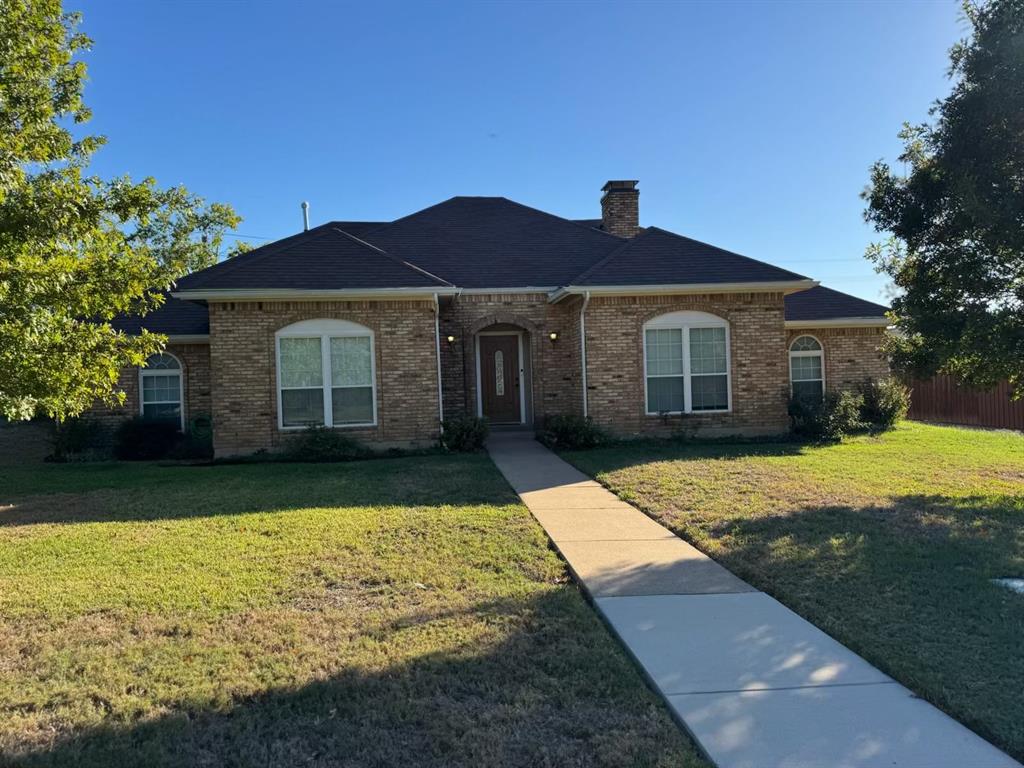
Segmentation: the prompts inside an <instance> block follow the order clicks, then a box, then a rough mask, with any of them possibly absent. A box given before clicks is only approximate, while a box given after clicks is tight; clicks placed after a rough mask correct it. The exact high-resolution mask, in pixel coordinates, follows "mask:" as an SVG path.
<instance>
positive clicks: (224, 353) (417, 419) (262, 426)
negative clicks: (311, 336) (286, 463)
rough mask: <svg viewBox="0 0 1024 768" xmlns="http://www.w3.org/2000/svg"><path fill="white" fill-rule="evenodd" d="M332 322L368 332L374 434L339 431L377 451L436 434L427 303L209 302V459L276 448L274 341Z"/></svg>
mask: <svg viewBox="0 0 1024 768" xmlns="http://www.w3.org/2000/svg"><path fill="white" fill-rule="evenodd" d="M318 318H319V319H338V320H348V321H351V322H355V323H359V324H360V325H364V326H366V327H368V328H370V329H371V330H372V331H373V332H374V353H375V356H376V361H375V362H376V369H377V381H376V385H377V426H375V427H359V428H351V429H349V428H345V429H343V431H344V432H345V433H346V434H350V435H352V436H353V437H355V438H357V439H359V440H363V441H365V442H366V443H368V444H370V445H376V446H410V445H417V444H424V443H429V442H430V441H433V440H435V439H436V437H437V433H438V398H437V358H436V352H435V341H434V308H433V304H432V303H431V302H430V301H348V302H344V301H294V302H289V301H263V302H256V301H250V302H230V303H229V302H210V361H211V364H212V370H213V423H214V452H215V453H216V455H217V456H231V455H238V454H248V453H253V452H254V451H258V450H273V449H275V448H279V447H281V446H282V445H283V444H284V443H285V442H286V441H287V440H288V439H289V437H290V436H292V435H293V432H291V431H282V430H280V429H278V426H277V425H278V418H277V368H276V353H275V333H276V332H277V331H278V330H280V329H281V328H284V327H285V326H287V325H291V324H292V323H295V322H298V321H300V320H313V319H318Z"/></svg>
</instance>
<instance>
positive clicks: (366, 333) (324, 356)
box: [274, 320, 377, 432]
mask: <svg viewBox="0 0 1024 768" xmlns="http://www.w3.org/2000/svg"><path fill="white" fill-rule="evenodd" d="M357 337H358V338H369V339H370V390H371V402H372V405H373V420H372V421H361V422H359V423H358V424H337V425H335V424H334V412H333V410H334V409H333V408H332V407H331V389H363V388H364V387H365V386H366V385H365V384H359V385H352V384H345V385H339V386H338V387H334V385H333V383H332V382H331V339H341V338H357ZM317 338H318V339H320V386H319V387H288V389H320V390H322V392H323V399H324V423H323V424H322V425H320V426H324V427H328V428H330V429H365V428H366V427H376V426H377V344H376V339H375V338H374V333H373V331H372V330H371V329H369V328H367V327H366V326H364V325H359V324H358V323H353V322H350V321H348V320H302V321H300V322H298V323H292V324H291V325H288V326H285V327H284V328H281V329H280V330H279V331H277V333H275V334H274V357H275V363H276V365H275V368H276V369H277V370H276V372H277V428H278V429H279V430H281V431H283V432H294V431H301V430H303V429H309V427H308V426H306V425H297V426H288V427H286V426H285V425H284V409H283V407H282V402H281V401H282V397H281V392H282V389H281V339H317Z"/></svg>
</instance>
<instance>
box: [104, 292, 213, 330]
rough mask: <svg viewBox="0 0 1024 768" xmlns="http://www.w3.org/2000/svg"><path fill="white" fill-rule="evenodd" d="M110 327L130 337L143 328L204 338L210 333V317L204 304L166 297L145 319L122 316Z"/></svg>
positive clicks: (115, 319)
mask: <svg viewBox="0 0 1024 768" xmlns="http://www.w3.org/2000/svg"><path fill="white" fill-rule="evenodd" d="M111 325H112V326H113V327H114V328H116V329H117V330H119V331H123V332H124V333H127V334H130V335H132V336H137V335H138V334H139V332H140V331H141V330H142V329H143V328H146V329H147V330H149V331H152V332H153V333H165V334H167V335H168V336H205V335H206V334H208V333H209V332H210V315H209V312H208V311H207V308H206V305H205V304H194V303H192V302H191V301H182V300H181V299H174V298H171V297H170V296H166V297H165V300H164V303H163V304H161V305H160V307H159V308H158V309H155V310H153V311H152V312H150V313H149V314H147V315H146V316H145V317H137V316H135V317H129V316H126V315H122V316H120V317H117V318H114V320H113V321H112V322H111Z"/></svg>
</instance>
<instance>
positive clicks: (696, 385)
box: [644, 312, 730, 414]
mask: <svg viewBox="0 0 1024 768" xmlns="http://www.w3.org/2000/svg"><path fill="white" fill-rule="evenodd" d="M644 361H645V362H644V365H645V368H646V370H645V379H646V387H647V393H646V394H647V413H648V414H657V413H697V412H706V411H727V410H729V406H730V402H729V390H730V387H729V326H728V323H726V321H725V320H723V319H722V318H720V317H716V316H715V315H710V314H707V313H705V312H671V313H669V314H667V315H661V316H660V317H656V318H654V319H653V320H651V321H649V322H648V323H647V324H645V325H644Z"/></svg>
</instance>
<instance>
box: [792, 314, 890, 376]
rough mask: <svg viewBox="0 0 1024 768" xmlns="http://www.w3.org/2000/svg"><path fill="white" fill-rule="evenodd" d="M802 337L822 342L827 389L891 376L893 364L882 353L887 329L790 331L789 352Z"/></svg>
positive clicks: (812, 329)
mask: <svg viewBox="0 0 1024 768" xmlns="http://www.w3.org/2000/svg"><path fill="white" fill-rule="evenodd" d="M798 336H813V337H814V338H816V339H817V340H818V341H819V342H821V346H822V349H823V350H824V353H825V386H827V387H828V388H829V389H844V388H847V387H850V386H853V385H856V384H859V383H861V382H862V381H864V380H865V379H880V378H884V377H886V376H888V375H889V362H888V360H887V359H886V358H885V356H884V355H882V354H881V353H880V352H879V351H878V350H879V347H880V346H881V344H882V340H883V339H884V338H885V329H884V328H802V329H799V330H796V329H790V330H789V331H788V332H787V339H786V348H787V350H788V349H789V344H791V343H792V342H793V340H794V339H795V338H797V337H798ZM787 354H788V353H787Z"/></svg>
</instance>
